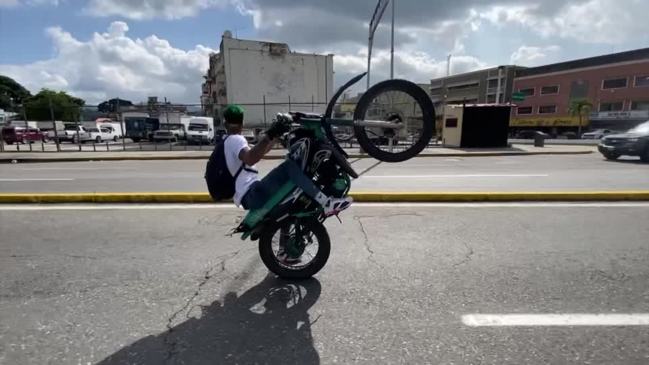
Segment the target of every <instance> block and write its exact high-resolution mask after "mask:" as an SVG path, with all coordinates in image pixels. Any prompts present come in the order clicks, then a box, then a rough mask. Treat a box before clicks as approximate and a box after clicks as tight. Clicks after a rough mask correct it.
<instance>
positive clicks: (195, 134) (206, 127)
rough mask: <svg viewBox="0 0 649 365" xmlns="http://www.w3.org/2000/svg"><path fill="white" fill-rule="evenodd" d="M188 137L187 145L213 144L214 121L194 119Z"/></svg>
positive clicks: (201, 118) (188, 130) (190, 121)
mask: <svg viewBox="0 0 649 365" xmlns="http://www.w3.org/2000/svg"><path fill="white" fill-rule="evenodd" d="M186 137H187V144H193V143H196V144H211V143H212V142H213V141H214V120H213V119H212V118H208V117H192V118H191V119H190V120H189V127H187V133H186Z"/></svg>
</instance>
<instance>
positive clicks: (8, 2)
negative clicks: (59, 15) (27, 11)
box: [0, 0, 60, 8]
mask: <svg viewBox="0 0 649 365" xmlns="http://www.w3.org/2000/svg"><path fill="white" fill-rule="evenodd" d="M59 3H60V1H59V0H0V8H13V7H16V6H19V5H32V6H36V5H54V6H58V5H59Z"/></svg>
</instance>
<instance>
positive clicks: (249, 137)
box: [241, 129, 257, 144]
mask: <svg viewBox="0 0 649 365" xmlns="http://www.w3.org/2000/svg"><path fill="white" fill-rule="evenodd" d="M241 135H242V136H244V137H245V138H246V141H248V143H249V144H256V143H257V136H255V132H254V131H253V130H250V129H245V130H243V131H242V132H241Z"/></svg>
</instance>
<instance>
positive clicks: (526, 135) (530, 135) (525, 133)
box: [514, 129, 538, 139]
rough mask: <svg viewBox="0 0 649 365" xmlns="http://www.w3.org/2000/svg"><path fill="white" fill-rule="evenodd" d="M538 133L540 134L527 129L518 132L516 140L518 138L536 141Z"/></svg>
mask: <svg viewBox="0 0 649 365" xmlns="http://www.w3.org/2000/svg"><path fill="white" fill-rule="evenodd" d="M536 132H538V131H535V130H532V129H525V130H522V131H518V132H517V133H516V135H515V136H514V138H517V139H534V136H535V135H536Z"/></svg>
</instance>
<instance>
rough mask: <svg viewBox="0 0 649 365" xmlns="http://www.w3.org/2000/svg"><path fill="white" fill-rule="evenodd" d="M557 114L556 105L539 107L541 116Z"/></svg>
mask: <svg viewBox="0 0 649 365" xmlns="http://www.w3.org/2000/svg"><path fill="white" fill-rule="evenodd" d="M556 112H557V106H556V105H542V106H540V107H539V114H553V113H556Z"/></svg>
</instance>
